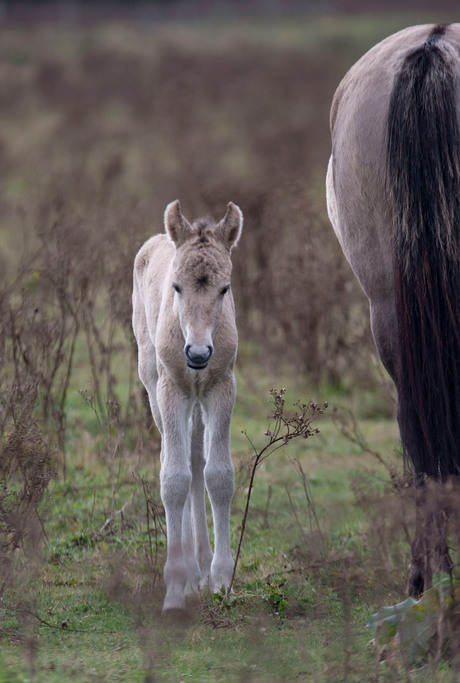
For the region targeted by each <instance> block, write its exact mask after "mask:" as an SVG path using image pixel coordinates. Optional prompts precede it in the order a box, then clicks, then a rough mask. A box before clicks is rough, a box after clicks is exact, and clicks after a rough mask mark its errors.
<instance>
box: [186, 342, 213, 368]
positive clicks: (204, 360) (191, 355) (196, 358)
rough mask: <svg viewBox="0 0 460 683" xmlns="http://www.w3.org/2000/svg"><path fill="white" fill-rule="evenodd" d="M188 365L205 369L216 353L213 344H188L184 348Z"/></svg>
mask: <svg viewBox="0 0 460 683" xmlns="http://www.w3.org/2000/svg"><path fill="white" fill-rule="evenodd" d="M184 353H185V359H186V361H187V365H188V367H189V368H191V369H192V370H204V368H205V367H206V366H207V364H208V363H209V361H210V360H211V356H212V354H213V353H214V349H213V348H212V346H199V345H198V344H186V345H185V348H184Z"/></svg>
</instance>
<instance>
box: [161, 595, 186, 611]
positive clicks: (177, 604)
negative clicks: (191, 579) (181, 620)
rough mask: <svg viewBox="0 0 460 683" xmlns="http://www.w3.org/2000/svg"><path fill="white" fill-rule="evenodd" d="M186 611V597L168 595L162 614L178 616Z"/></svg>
mask: <svg viewBox="0 0 460 683" xmlns="http://www.w3.org/2000/svg"><path fill="white" fill-rule="evenodd" d="M184 611H185V598H184V596H183V595H182V596H178V595H169V596H168V595H166V597H165V601H164V603H163V609H162V610H161V613H162V614H163V615H166V614H178V613H183V612H184Z"/></svg>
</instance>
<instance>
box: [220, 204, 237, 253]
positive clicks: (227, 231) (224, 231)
mask: <svg viewBox="0 0 460 683" xmlns="http://www.w3.org/2000/svg"><path fill="white" fill-rule="evenodd" d="M242 229H243V213H242V211H241V209H240V208H239V207H238V206H237V205H236V204H234V203H233V202H229V203H228V204H227V213H226V214H225V216H224V218H223V219H222V220H221V221H220V223H219V224H218V225H217V227H216V232H217V234H218V235H219V237H220V239H221V240H222V242H223V243H224V245H225V246H226V247H227V249H228V250H229V251H231V250H232V249H233V247H234V246H235V245H236V244H238V240H239V239H240V235H241V231H242Z"/></svg>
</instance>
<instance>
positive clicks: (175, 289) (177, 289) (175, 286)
mask: <svg viewBox="0 0 460 683" xmlns="http://www.w3.org/2000/svg"><path fill="white" fill-rule="evenodd" d="M173 289H174V291H175V292H177V293H178V294H180V293H181V291H182V290H181V288H180V287H179V285H176V284H175V283H173Z"/></svg>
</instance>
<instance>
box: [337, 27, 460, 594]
mask: <svg viewBox="0 0 460 683" xmlns="http://www.w3.org/2000/svg"><path fill="white" fill-rule="evenodd" d="M459 54H460V24H452V25H446V26H444V25H443V26H415V27H412V28H408V29H406V30H403V31H400V32H399V33H396V34H395V35H393V36H390V37H389V38H387V39H386V40H384V41H382V42H381V43H379V44H378V45H376V46H375V47H374V48H372V49H371V50H370V51H369V52H368V53H367V54H365V55H364V56H363V57H362V58H361V59H360V60H359V61H358V62H357V63H356V64H355V65H354V66H353V68H352V69H350V71H349V72H348V74H347V75H346V76H345V78H344V79H343V81H342V82H341V84H340V85H339V87H338V89H337V92H336V94H335V97H334V101H333V104H332V110H331V129H332V155H331V159H330V162H329V169H328V175H327V193H328V211H329V217H330V219H331V222H332V224H333V226H334V229H335V232H336V234H337V237H338V239H339V241H340V244H341V245H342V248H343V251H344V253H345V256H346V257H347V259H348V261H349V262H350V264H351V267H352V268H353V270H354V272H355V275H356V277H357V278H358V280H359V282H360V283H361V286H362V288H363V290H364V292H365V293H366V295H367V297H368V299H369V303H370V317H371V328H372V333H373V336H374V339H375V343H376V345H377V348H378V351H379V353H380V357H381V359H382V361H383V363H384V365H385V367H386V368H387V370H388V372H389V373H390V375H391V377H392V378H393V380H394V382H395V385H396V387H397V390H398V422H399V428H400V432H401V439H402V443H403V447H404V451H405V453H406V454H407V456H408V458H409V460H410V461H411V462H412V465H413V467H414V470H415V473H416V475H417V479H418V481H419V482H422V481H423V480H426V478H427V477H428V478H433V479H435V480H441V481H444V480H446V479H447V478H448V477H449V476H457V475H458V474H459V473H460V472H459V471H460V452H459V451H460V305H459V298H460V57H459ZM422 499H423V496H422ZM444 513H445V511H444ZM420 519H421V517H419V522H420ZM428 520H430V518H429V517H428ZM412 554H413V570H412V576H411V584H410V591H411V592H412V593H414V594H418V593H420V592H421V591H422V590H424V589H425V588H427V587H429V586H430V584H431V581H432V574H433V571H436V570H439V569H443V570H448V571H450V570H451V569H452V564H451V560H450V558H449V555H448V552H447V542H446V515H445V514H442V513H441V512H440V513H439V514H437V516H436V515H434V516H432V517H431V521H429V522H427V517H425V524H424V526H423V525H422V524H421V523H419V525H418V529H417V531H416V537H415V540H414V542H413V545H412Z"/></svg>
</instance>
